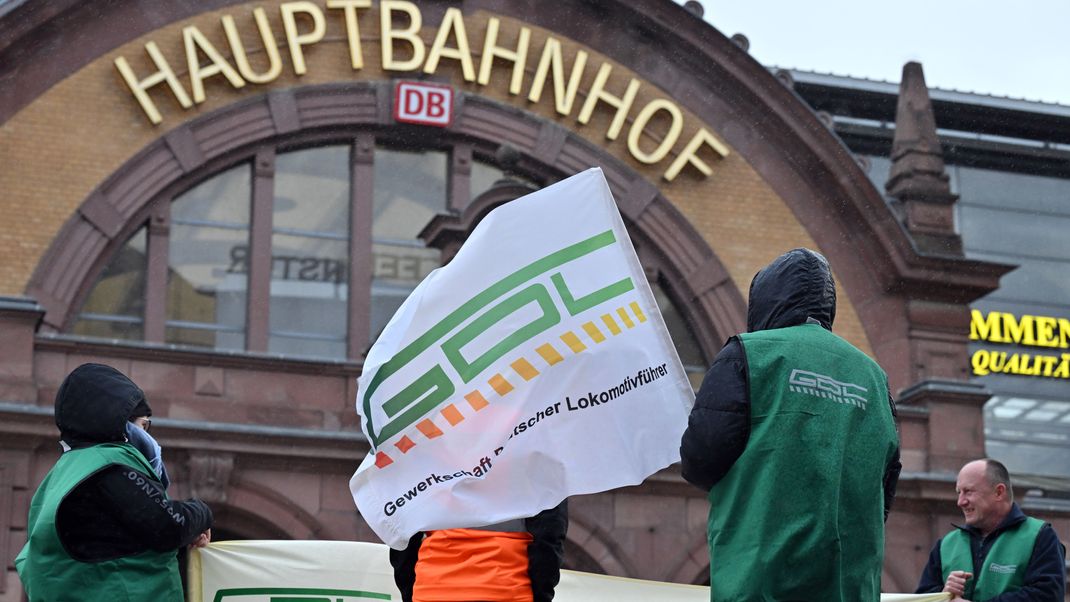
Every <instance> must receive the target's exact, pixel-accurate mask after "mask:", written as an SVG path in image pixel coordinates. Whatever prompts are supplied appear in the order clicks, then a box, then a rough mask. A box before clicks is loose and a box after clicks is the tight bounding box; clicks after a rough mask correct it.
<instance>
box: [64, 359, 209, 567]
mask: <svg viewBox="0 0 1070 602" xmlns="http://www.w3.org/2000/svg"><path fill="white" fill-rule="evenodd" d="M135 410H136V411H135ZM149 414H151V410H149V409H148V404H147V403H146V401H145V394H144V393H143V392H142V391H141V389H140V388H139V387H138V386H137V385H135V384H134V383H133V382H131V380H130V379H129V378H127V377H126V376H125V375H123V374H122V373H121V372H119V371H118V370H116V369H115V368H112V367H110V366H104V365H101V364H83V365H81V366H79V367H78V368H75V369H74V371H73V372H71V373H70V374H69V375H68V376H67V378H66V379H65V380H64V381H63V384H62V385H60V388H59V391H58V392H57V393H56V426H57V427H59V430H60V436H61V438H62V440H63V442H64V443H65V444H66V445H67V446H69V447H70V448H72V449H79V448H84V447H90V446H93V445H98V444H101V443H114V442H122V441H125V440H126V434H125V433H126V422H127V420H128V419H129V418H130V417H132V416H138V415H140V416H144V415H149ZM139 477H140V479H139ZM139 481H140V482H141V483H145V484H146V485H140V486H139V485H138V484H137V483H138V482H139ZM211 526H212V511H211V510H209V509H208V506H207V505H206V504H205V503H204V502H202V501H200V500H189V501H186V502H178V501H170V500H168V499H166V496H165V495H164V487H163V485H162V484H161V483H160V480H159V479H158V478H157V477H156V475H154V474H145V473H143V472H141V471H139V470H136V469H133V468H131V467H129V466H126V465H119V464H114V465H111V466H107V467H105V468H103V469H101V470H100V471H98V472H97V473H95V474H93V475H92V476H90V477H89V478H87V479H86V480H85V481H83V482H82V483H81V484H79V485H78V486H76V487H75V488H74V489H72V490H71V491H70V492H69V493H68V494H67V497H66V498H64V500H63V502H61V503H60V506H59V509H58V511H57V514H56V529H57V531H58V532H59V539H60V542H61V543H62V544H63V547H64V549H66V550H67V553H68V554H70V556H71V557H72V558H74V559H76V560H80V561H82V562H99V561H103V560H111V559H114V558H122V557H125V556H133V555H135V554H140V553H142V552H145V551H147V550H154V551H158V552H165V551H168V550H178V549H179V548H181V547H184V546H186V545H189V544H190V543H191V542H193V540H195V539H196V538H197V536H198V535H200V534H201V533H203V532H204V531H206V530H207V529H209V528H210V527H211Z"/></svg>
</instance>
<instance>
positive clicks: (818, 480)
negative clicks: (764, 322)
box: [708, 325, 898, 601]
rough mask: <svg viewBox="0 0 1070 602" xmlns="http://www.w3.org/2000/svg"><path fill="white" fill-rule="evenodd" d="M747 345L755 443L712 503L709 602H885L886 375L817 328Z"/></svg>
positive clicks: (748, 337) (890, 449)
mask: <svg viewBox="0 0 1070 602" xmlns="http://www.w3.org/2000/svg"><path fill="white" fill-rule="evenodd" d="M740 338H741V340H742V344H743V347H744V349H745V353H746V360H747V366H748V369H749V377H750V378H749V382H750V389H751V391H750V392H751V404H752V407H751V433H750V438H749V441H748V443H747V447H746V450H745V451H744V452H743V454H742V455H741V456H740V458H739V459H738V460H737V461H736V463H735V465H734V466H733V467H732V469H731V470H730V471H729V472H728V474H727V475H726V476H725V478H723V479H722V480H721V481H720V482H719V483H717V484H716V485H715V486H714V487H713V489H711V491H710V494H709V499H710V517H709V526H708V537H709V544H710V563H711V598H712V599H713V600H776V601H784V600H844V601H859V600H873V601H876V600H878V599H879V598H880V573H881V562H882V559H883V557H884V507H883V506H884V504H883V500H884V491H883V478H884V472H885V467H886V466H887V465H888V462H889V461H890V460H891V458H892V456H893V454H894V452H895V450H896V448H897V446H898V438H897V436H896V431H895V423H894V420H893V417H892V413H891V410H890V408H889V406H888V404H887V401H886V400H887V398H888V391H887V385H886V381H885V376H884V372H883V371H882V370H881V369H880V367H879V366H877V365H876V363H875V362H873V361H872V360H870V359H869V358H868V357H866V356H865V354H863V353H862V352H860V351H858V350H857V349H855V348H854V347H852V346H851V345H850V344H848V343H847V342H846V341H844V340H843V339H840V338H839V337H837V336H836V335H834V334H832V333H830V332H828V331H826V330H825V329H823V328H822V327H821V326H819V325H802V326H795V327H791V328H784V329H776V330H766V331H760V332H755V333H749V334H745V335H742V336H741V337H740ZM773 575H775V576H776V577H775V578H772V577H771V576H773Z"/></svg>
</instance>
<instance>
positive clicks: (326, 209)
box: [268, 146, 350, 358]
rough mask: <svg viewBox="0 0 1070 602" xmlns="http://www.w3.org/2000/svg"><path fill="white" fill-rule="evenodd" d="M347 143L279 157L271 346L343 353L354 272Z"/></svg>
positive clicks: (325, 353) (312, 353)
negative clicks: (349, 287)
mask: <svg viewBox="0 0 1070 602" xmlns="http://www.w3.org/2000/svg"><path fill="white" fill-rule="evenodd" d="M349 182H350V171H349V147H348V146H329V147H322V148H313V149H307V150H300V151H294V152H290V153H286V154H282V155H279V156H278V158H277V160H276V163H275V198H274V205H273V219H272V223H273V227H274V233H273V234H272V239H271V255H272V265H271V307H270V311H269V314H270V335H269V339H268V350H269V351H271V352H273V353H282V354H286V355H304V356H313V357H333V358H344V357H345V355H346V333H347V331H348V328H347V317H348V312H347V304H346V299H347V289H346V287H347V281H348V276H349V199H350V192H349V189H350V186H349Z"/></svg>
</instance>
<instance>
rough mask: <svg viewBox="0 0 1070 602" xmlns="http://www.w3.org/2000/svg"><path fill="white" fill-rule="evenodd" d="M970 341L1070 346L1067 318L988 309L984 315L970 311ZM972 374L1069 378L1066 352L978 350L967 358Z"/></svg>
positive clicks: (1065, 347) (1069, 327)
mask: <svg viewBox="0 0 1070 602" xmlns="http://www.w3.org/2000/svg"><path fill="white" fill-rule="evenodd" d="M970 340H971V341H985V342H988V343H1000V344H1006V345H1025V346H1029V347H1042V348H1047V349H1067V348H1070V320H1068V319H1067V318H1055V317H1050V316H1034V315H1023V316H1021V317H1016V316H1015V315H1014V314H1010V313H1006V312H1001V311H991V312H988V313H987V314H984V313H982V312H981V311H980V310H977V309H975V310H973V311H972V314H971V318H970ZM970 364H971V366H972V367H973V373H974V374H975V375H977V376H986V375H988V374H1017V375H1021V376H1044V377H1048V378H1064V379H1070V353H1062V354H1060V355H1049V354H1047V353H1022V352H1017V351H1011V352H1007V351H996V350H990V349H978V350H977V351H975V352H974V353H973V355H972V356H971V358H970Z"/></svg>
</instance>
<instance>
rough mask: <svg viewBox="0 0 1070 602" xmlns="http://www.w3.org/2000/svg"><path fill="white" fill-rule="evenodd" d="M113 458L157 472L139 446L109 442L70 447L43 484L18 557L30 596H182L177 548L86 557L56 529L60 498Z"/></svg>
mask: <svg viewBox="0 0 1070 602" xmlns="http://www.w3.org/2000/svg"><path fill="white" fill-rule="evenodd" d="M113 464H122V465H125V466H129V467H131V468H135V469H137V470H139V471H141V472H143V473H145V474H147V475H150V476H151V475H153V474H154V473H153V471H152V467H151V466H150V465H149V464H148V462H146V461H145V458H144V456H142V455H141V453H140V452H138V451H137V450H136V449H134V447H133V446H131V445H129V444H126V443H104V444H100V445H94V446H93V447H87V448H83V449H76V450H71V451H68V452H66V453H64V454H63V455H62V456H60V459H59V461H58V462H56V465H55V466H53V467H52V470H50V471H49V472H48V475H47V476H45V480H44V481H42V482H41V486H40V487H38V488H37V493H35V494H34V496H33V501H31V502H30V518H29V521H28V523H27V525H26V532H27V538H26V545H25V546H23V548H22V551H21V552H19V555H18V557H17V558H16V559H15V568H16V569H17V570H18V573H19V579H20V580H21V581H22V585H23V587H24V588H26V594H27V595H28V596H29V599H30V602H37V601H39V600H40V601H48V602H62V601H66V600H70V601H75V600H77V601H78V602H87V601H94V600H99V601H100V602H127V601H129V602H146V601H149V600H152V601H154V602H161V601H162V602H182V581H181V579H180V577H179V574H178V559H177V555H176V553H175V551H170V552H154V551H147V552H142V553H140V554H137V555H135V556H127V557H124V558H117V559H115V560H105V561H103V562H80V561H77V560H75V559H73V558H71V557H70V555H69V554H67V551H66V550H65V549H64V548H63V544H62V543H61V542H60V539H59V534H58V533H57V531H56V512H57V511H58V510H59V505H60V503H61V502H63V500H64V498H66V497H67V495H68V494H69V493H70V492H71V491H72V490H73V489H74V488H75V487H77V486H78V485H79V484H81V483H82V482H83V481H85V480H86V479H87V478H89V477H90V476H92V475H93V474H95V473H97V472H99V471H100V470H102V469H103V468H105V467H107V466H110V465H113Z"/></svg>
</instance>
